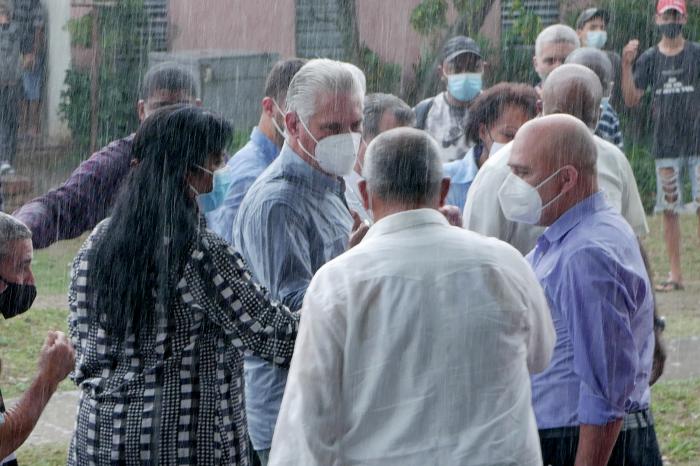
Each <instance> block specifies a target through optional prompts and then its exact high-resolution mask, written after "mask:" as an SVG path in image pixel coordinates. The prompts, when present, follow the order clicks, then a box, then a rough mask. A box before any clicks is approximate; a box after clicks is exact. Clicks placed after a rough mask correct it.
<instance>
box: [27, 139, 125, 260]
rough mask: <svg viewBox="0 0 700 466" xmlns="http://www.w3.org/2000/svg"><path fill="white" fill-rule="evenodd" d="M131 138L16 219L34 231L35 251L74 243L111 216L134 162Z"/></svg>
mask: <svg viewBox="0 0 700 466" xmlns="http://www.w3.org/2000/svg"><path fill="white" fill-rule="evenodd" d="M131 141H132V139H131V138H126V139H121V140H119V141H115V142H113V143H111V144H110V145H109V146H107V147H105V148H103V149H102V150H100V151H99V152H96V153H95V154H93V155H92V156H91V157H90V158H89V159H87V160H85V161H84V162H83V163H81V164H80V166H79V167H78V168H77V169H76V170H75V171H74V172H73V173H72V174H71V176H70V178H68V180H66V182H65V183H63V185H62V186H60V187H59V188H57V189H54V190H52V191H49V192H48V193H46V194H45V195H43V196H41V197H39V198H36V199H34V200H33V201H31V202H29V203H28V204H25V205H24V206H22V207H21V208H20V209H19V210H17V211H16V212H15V213H14V214H13V215H14V216H15V217H17V218H18V219H19V220H21V221H22V222H24V223H25V224H26V225H27V226H28V227H29V229H30V230H31V231H32V235H33V236H32V242H33V244H34V248H35V249H41V248H46V247H48V246H51V244H53V243H54V242H56V241H61V240H65V239H72V238H76V237H78V236H80V235H81V234H83V233H84V232H86V231H88V230H91V229H92V228H94V227H95V225H97V224H98V223H99V222H100V221H102V220H103V219H104V218H105V217H107V216H108V215H109V212H110V210H111V208H112V203H113V202H114V199H115V197H116V195H117V193H118V191H119V188H120V186H121V184H122V181H123V180H124V178H126V176H127V174H128V173H129V165H130V162H131Z"/></svg>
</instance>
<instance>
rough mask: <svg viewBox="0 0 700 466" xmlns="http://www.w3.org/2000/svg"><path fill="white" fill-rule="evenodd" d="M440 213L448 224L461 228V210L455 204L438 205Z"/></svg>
mask: <svg viewBox="0 0 700 466" xmlns="http://www.w3.org/2000/svg"><path fill="white" fill-rule="evenodd" d="M439 210H440V213H441V214H442V215H444V216H445V218H446V219H447V221H448V222H450V225H452V226H455V227H460V228H462V211H461V210H460V209H459V207H457V206H453V205H444V206H442V207H440V209H439Z"/></svg>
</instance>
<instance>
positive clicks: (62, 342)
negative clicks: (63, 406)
mask: <svg viewBox="0 0 700 466" xmlns="http://www.w3.org/2000/svg"><path fill="white" fill-rule="evenodd" d="M74 365H75V355H74V353H73V347H72V346H71V344H70V343H69V342H68V340H67V339H66V336H65V335H64V334H63V333H61V332H49V334H48V336H47V337H46V341H45V343H44V346H43V348H42V349H41V355H40V356H39V373H38V374H37V377H36V379H34V382H32V385H31V386H30V387H29V390H27V391H26V392H25V393H24V395H23V396H22V398H21V399H20V401H19V402H18V403H17V404H16V405H15V406H14V407H13V408H12V409H11V410H9V411H8V412H7V413H5V422H4V423H3V424H2V425H0V459H1V458H5V457H6V456H8V455H9V454H10V453H12V452H13V451H15V450H16V449H17V448H19V447H20V446H21V445H22V443H24V441H25V440H26V439H27V437H29V434H31V432H32V430H33V429H34V426H35V425H36V423H37V421H38V420H39V417H40V416H41V413H42V412H43V411H44V408H45V407H46V404H47V403H48V402H49V399H51V396H52V395H53V393H54V392H55V391H56V388H57V387H58V384H59V383H60V382H61V380H63V379H65V378H66V376H67V375H68V373H69V372H70V371H71V370H73V367H74Z"/></svg>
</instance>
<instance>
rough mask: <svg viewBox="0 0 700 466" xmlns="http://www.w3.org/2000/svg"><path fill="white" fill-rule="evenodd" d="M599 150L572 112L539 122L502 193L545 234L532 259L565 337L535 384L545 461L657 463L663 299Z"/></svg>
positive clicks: (528, 127) (515, 149)
mask: <svg viewBox="0 0 700 466" xmlns="http://www.w3.org/2000/svg"><path fill="white" fill-rule="evenodd" d="M597 151H598V150H597V147H596V143H595V141H594V139H593V135H592V134H591V132H590V129H589V128H588V127H587V126H586V125H585V124H584V123H583V122H582V121H581V120H579V119H577V118H574V117H573V116H570V115H563V114H558V115H550V116H545V117H542V118H539V119H535V120H532V121H530V122H528V123H525V124H524V125H523V126H522V127H521V128H520V130H519V131H518V134H517V135H516V136H515V140H514V141H513V144H512V147H511V151H510V155H509V158H508V166H509V168H510V170H511V173H510V174H509V175H508V177H507V178H506V180H505V182H504V183H503V185H502V186H501V188H500V190H499V192H498V199H499V202H500V204H501V207H502V209H503V211H504V213H505V215H506V217H507V218H509V219H511V220H513V221H517V222H521V223H526V224H532V225H540V226H542V227H546V228H547V229H546V230H545V231H544V233H543V234H542V236H540V237H539V239H538V240H537V246H536V247H535V249H534V250H533V251H532V252H531V253H530V254H528V256H527V260H528V262H529V263H530V264H531V265H532V267H533V270H534V271H535V274H536V275H537V278H538V280H539V281H540V284H541V285H542V288H543V289H544V290H545V293H546V295H547V300H548V302H549V305H550V309H551V313H552V320H553V321H554V325H555V328H556V333H557V338H556V341H557V343H556V346H555V347H554V354H553V356H552V360H551V363H550V364H549V366H548V367H547V369H546V370H545V371H544V372H542V373H541V374H537V375H535V376H533V377H532V404H533V408H534V410H535V416H536V418H537V427H538V429H539V432H540V443H541V445H542V457H543V463H544V464H545V465H557V466H558V465H575V466H583V465H587V466H604V465H606V464H610V465H621V464H625V465H634V466H646V465H649V466H656V465H660V464H661V455H660V454H659V447H658V444H657V441H656V434H655V432H654V426H653V420H652V418H651V413H650V411H649V402H650V392H649V374H650V372H651V368H652V358H653V353H654V331H653V320H654V319H653V314H654V295H653V290H652V288H651V282H650V280H649V276H648V274H647V271H646V267H645V265H644V260H643V259H642V254H641V252H640V248H639V246H638V245H637V240H636V238H635V234H634V232H633V231H632V229H631V228H630V226H629V224H628V223H627V222H626V221H625V219H623V218H622V216H620V214H619V213H618V212H616V211H615V209H613V208H612V207H611V206H610V204H608V202H607V201H606V199H605V195H604V193H602V192H601V191H600V190H599V187H598V180H599V176H598V174H597V173H596V172H597V169H596V159H597V158H598V155H597ZM621 430H622V433H620V432H621Z"/></svg>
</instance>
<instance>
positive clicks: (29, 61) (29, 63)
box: [22, 53, 36, 71]
mask: <svg viewBox="0 0 700 466" xmlns="http://www.w3.org/2000/svg"><path fill="white" fill-rule="evenodd" d="M35 63H36V57H35V55H34V54H33V53H28V54H26V55H24V56H23V57H22V67H23V68H24V69H25V70H29V71H31V70H33V69H34V64H35Z"/></svg>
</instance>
